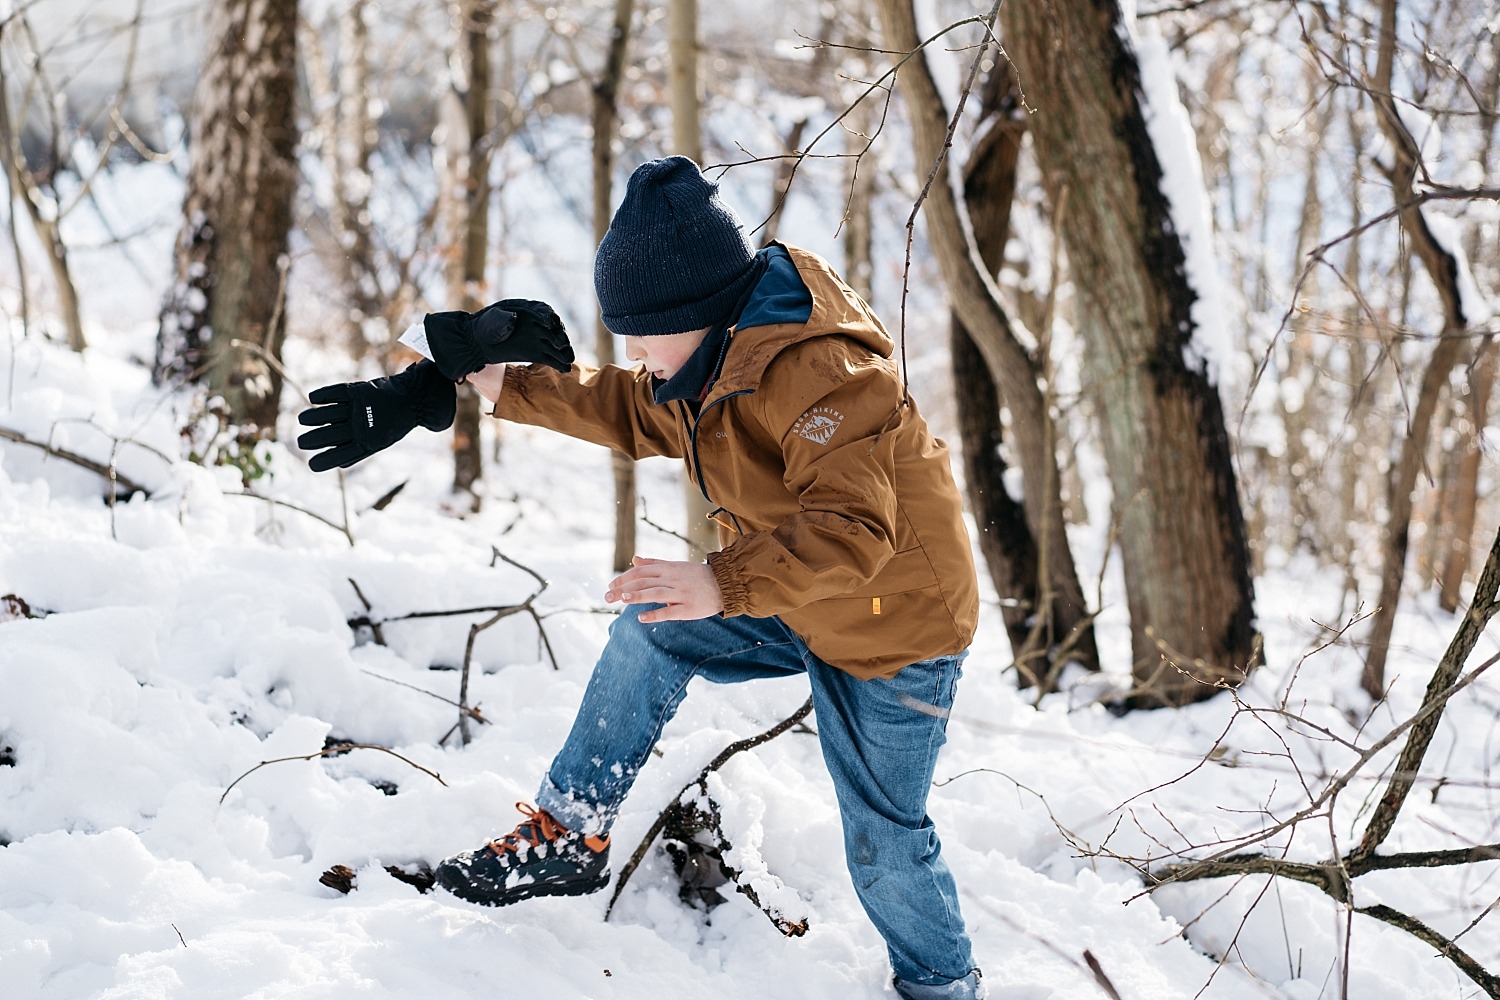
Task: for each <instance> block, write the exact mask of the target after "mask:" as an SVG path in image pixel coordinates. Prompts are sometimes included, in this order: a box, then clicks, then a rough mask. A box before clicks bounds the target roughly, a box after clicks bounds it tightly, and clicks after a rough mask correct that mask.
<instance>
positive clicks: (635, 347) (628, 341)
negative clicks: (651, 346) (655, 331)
mask: <svg viewBox="0 0 1500 1000" xmlns="http://www.w3.org/2000/svg"><path fill="white" fill-rule="evenodd" d="M625 360H626V361H645V360H646V351H645V348H644V347H643V346H642V344H641V338H639V337H626V338H625Z"/></svg>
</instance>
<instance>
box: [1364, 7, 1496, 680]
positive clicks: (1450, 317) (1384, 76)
mask: <svg viewBox="0 0 1500 1000" xmlns="http://www.w3.org/2000/svg"><path fill="white" fill-rule="evenodd" d="M1396 22H1397V4H1396V0H1382V2H1381V5H1380V23H1379V45H1378V48H1377V53H1376V65H1375V73H1374V78H1373V81H1372V86H1371V96H1372V98H1373V100H1374V102H1375V107H1376V110H1377V112H1378V113H1377V116H1376V117H1377V120H1378V121H1379V123H1380V129H1381V132H1382V133H1383V134H1384V136H1385V138H1386V140H1387V141H1388V142H1389V143H1390V145H1391V147H1392V150H1393V161H1392V162H1391V163H1390V164H1389V166H1387V167H1386V168H1384V169H1385V174H1386V176H1387V178H1388V179H1389V180H1390V183H1391V193H1392V195H1393V196H1394V198H1395V200H1396V209H1397V213H1398V216H1399V218H1400V220H1401V229H1402V232H1403V233H1404V234H1405V235H1406V238H1407V240H1408V241H1409V243H1410V246H1411V250H1412V252H1413V253H1414V254H1416V256H1417V258H1418V259H1419V260H1420V261H1421V263H1422V267H1423V269H1424V270H1425V272H1426V274H1427V276H1428V278H1429V279H1431V281H1432V283H1433V285H1434V287H1435V288H1436V290H1437V294H1438V297H1439V299H1440V300H1441V302H1442V328H1441V330H1439V331H1438V340H1437V344H1436V346H1435V347H1434V348H1433V350H1432V354H1431V356H1430V357H1429V358H1428V360H1427V365H1426V368H1425V369H1424V370H1423V373H1422V381H1421V388H1420V390H1419V391H1418V394H1417V399H1416V405H1415V407H1414V408H1413V409H1412V412H1411V417H1410V425H1409V427H1408V429H1407V432H1406V436H1405V437H1404V438H1403V439H1402V441H1401V450H1400V454H1399V457H1398V458H1397V460H1396V464H1395V467H1394V468H1393V469H1392V470H1391V477H1390V490H1389V494H1388V500H1387V513H1386V524H1385V533H1384V545H1383V549H1382V553H1381V556H1382V567H1381V574H1380V597H1379V599H1378V600H1379V603H1378V606H1377V609H1376V613H1375V617H1374V619H1373V621H1372V623H1371V628H1370V635H1369V652H1368V653H1367V656H1366V659H1365V672H1364V677H1363V680H1362V684H1363V687H1364V689H1365V691H1366V692H1367V693H1368V694H1369V695H1370V696H1371V697H1375V698H1378V697H1381V696H1382V695H1383V693H1384V689H1385V664H1386V656H1387V653H1388V650H1389V646H1390V640H1391V630H1392V627H1393V625H1394V622H1395V616H1396V607H1397V604H1398V603H1399V602H1400V599H1401V583H1402V580H1403V579H1404V578H1405V575H1406V555H1407V550H1408V548H1409V545H1410V528H1411V519H1412V502H1413V496H1412V494H1413V491H1414V490H1415V489H1416V484H1417V475H1418V473H1419V471H1420V469H1421V466H1422V463H1423V459H1424V455H1425V453H1426V450H1427V444H1428V435H1429V433H1430V432H1431V429H1432V423H1433V415H1434V413H1435V412H1436V410H1437V406H1438V400H1439V396H1440V394H1441V393H1442V392H1443V390H1444V389H1445V387H1446V386H1447V384H1448V378H1449V376H1450V374H1451V373H1452V371H1453V369H1454V367H1455V366H1457V365H1458V364H1459V363H1460V362H1461V361H1462V360H1463V357H1464V353H1465V350H1466V349H1467V348H1468V346H1469V341H1468V340H1467V339H1466V338H1465V336H1464V334H1465V332H1466V329H1467V327H1468V319H1467V317H1466V316H1465V314H1464V304H1463V297H1462V294H1461V292H1460V290H1459V284H1458V278H1459V262H1458V260H1457V258H1456V257H1455V256H1454V255H1453V252H1452V250H1451V249H1449V248H1448V247H1445V246H1444V245H1443V244H1442V242H1441V241H1439V240H1438V238H1437V237H1436V235H1435V234H1434V232H1433V230H1432V227H1431V225H1430V223H1429V221H1428V219H1427V217H1426V214H1425V212H1424V210H1423V208H1422V205H1421V203H1420V202H1419V201H1418V199H1417V197H1416V190H1415V187H1414V182H1415V181H1416V179H1417V177H1418V174H1419V173H1420V172H1422V171H1423V170H1424V167H1423V166H1422V154H1421V149H1420V147H1419V146H1418V144H1417V141H1416V139H1415V138H1414V137H1413V136H1412V134H1411V130H1410V129H1409V128H1408V127H1407V124H1406V122H1405V121H1404V119H1403V117H1402V115H1401V112H1400V110H1399V109H1398V107H1397V105H1396V96H1395V93H1394V91H1393V90H1392V85H1393V73H1394V63H1395V59H1396Z"/></svg>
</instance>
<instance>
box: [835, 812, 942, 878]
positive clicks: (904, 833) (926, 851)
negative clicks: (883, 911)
mask: <svg viewBox="0 0 1500 1000" xmlns="http://www.w3.org/2000/svg"><path fill="white" fill-rule="evenodd" d="M937 847H938V838H937V831H936V830H934V829H933V828H932V827H924V828H919V829H916V830H899V829H898V830H896V831H887V832H884V833H878V832H875V831H871V830H855V831H853V832H851V834H850V835H849V837H848V839H847V840H846V842H845V845H844V851H845V854H846V856H847V860H848V864H849V873H850V875H851V876H852V877H853V879H854V882H855V884H856V885H858V886H859V887H860V888H861V889H871V888H874V886H875V883H877V882H879V881H880V880H881V878H882V877H884V876H885V875H886V874H888V873H890V872H893V871H899V870H900V869H902V868H904V867H907V866H910V865H920V864H923V863H925V862H926V860H927V859H928V858H929V857H931V856H932V854H933V853H934V852H935V851H936V850H937Z"/></svg>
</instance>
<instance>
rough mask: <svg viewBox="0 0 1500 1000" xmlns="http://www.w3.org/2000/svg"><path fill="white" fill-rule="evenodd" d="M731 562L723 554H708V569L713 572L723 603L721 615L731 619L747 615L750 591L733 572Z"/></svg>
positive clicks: (725, 554) (727, 556)
mask: <svg viewBox="0 0 1500 1000" xmlns="http://www.w3.org/2000/svg"><path fill="white" fill-rule="evenodd" d="M732 561H733V560H732V559H731V558H730V557H729V555H728V554H727V553H725V552H722V551H721V552H710V553H709V554H708V568H709V569H711V570H713V574H714V582H715V583H717V584H718V585H719V595H720V597H721V598H722V599H723V601H724V611H723V615H724V617H725V618H731V617H733V616H734V615H743V614H747V613H748V612H749V610H750V607H749V604H750V591H749V588H747V587H746V586H745V581H744V580H743V579H741V578H740V577H739V576H737V575H735V574H734V572H733V567H732V566H731V565H730V563H731V562H732Z"/></svg>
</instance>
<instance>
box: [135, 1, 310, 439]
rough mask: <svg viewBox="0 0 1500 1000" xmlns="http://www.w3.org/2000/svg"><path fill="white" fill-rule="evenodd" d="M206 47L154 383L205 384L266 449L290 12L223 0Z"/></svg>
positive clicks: (272, 410)
mask: <svg viewBox="0 0 1500 1000" xmlns="http://www.w3.org/2000/svg"><path fill="white" fill-rule="evenodd" d="M208 37H209V39H210V41H211V44H212V46H213V47H212V49H211V50H210V52H209V54H208V58H207V62H206V64H205V65H204V67H203V75H202V77H201V78H200V79H199V81H198V88H197V92H196V94H195V95H194V101H193V105H194V106H193V117H192V134H193V138H192V145H191V149H190V152H189V164H188V179H187V193H186V196H185V199H184V203H183V220H184V224H183V228H182V231H181V232H180V233H179V235H178V238H177V248H176V262H177V269H176V270H177V273H176V278H175V280H174V282H173V284H172V286H171V288H170V289H169V290H168V292H167V296H166V301H165V302H164V304H163V306H162V312H161V325H160V328H159V330H158V333H157V344H156V363H155V371H154V374H155V378H156V380H157V381H158V382H165V381H175V380H181V379H187V380H192V381H196V380H198V379H199V378H200V377H201V376H202V375H203V374H205V373H206V374H207V376H208V384H209V386H210V388H211V389H212V390H213V391H214V392H215V393H217V394H218V395H220V396H222V397H223V399H224V400H225V402H226V404H227V406H228V408H229V413H230V419H231V420H233V421H234V422H235V423H237V424H239V425H240V426H241V428H242V429H243V431H244V434H243V435H242V436H264V437H271V436H274V434H275V428H276V414H277V410H278V408H279V407H278V404H279V401H280V396H281V383H282V377H281V371H280V359H281V345H282V341H283V339H284V338H285V334H286V324H285V322H284V317H283V309H284V305H285V297H286V271H287V266H288V256H287V233H288V231H289V230H290V228H291V224H292V209H293V198H294V196H295V195H296V189H297V162H296V158H295V153H296V146H297V139H298V135H297V119H296V111H295V105H296V83H297V2H296V0H219V2H218V3H217V4H216V5H215V7H214V13H213V25H212V28H211V30H210V32H209V36H208Z"/></svg>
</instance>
